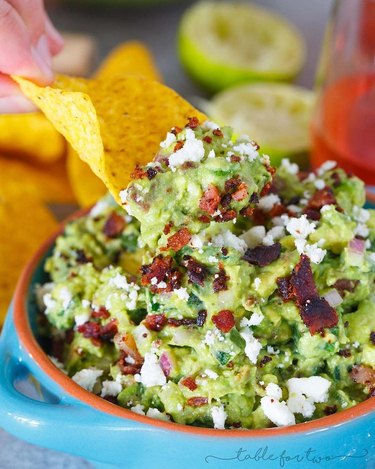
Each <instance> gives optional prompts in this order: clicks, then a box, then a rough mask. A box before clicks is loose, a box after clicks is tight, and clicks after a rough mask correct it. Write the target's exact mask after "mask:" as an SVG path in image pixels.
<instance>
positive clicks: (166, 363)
mask: <svg viewBox="0 0 375 469" xmlns="http://www.w3.org/2000/svg"><path fill="white" fill-rule="evenodd" d="M159 363H160V366H161V369H162V370H163V373H164V374H165V376H166V377H168V376H169V375H170V373H171V371H172V359H171V358H170V356H169V355H168V353H167V352H163V353H162V354H161V356H160V361H159Z"/></svg>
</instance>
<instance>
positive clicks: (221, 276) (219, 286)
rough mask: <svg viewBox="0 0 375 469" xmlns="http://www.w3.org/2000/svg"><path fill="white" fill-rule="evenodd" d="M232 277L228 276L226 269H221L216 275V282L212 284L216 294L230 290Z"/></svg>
mask: <svg viewBox="0 0 375 469" xmlns="http://www.w3.org/2000/svg"><path fill="white" fill-rule="evenodd" d="M229 279H230V277H229V276H228V275H227V274H226V272H225V269H223V268H220V270H219V272H218V273H216V274H215V276H214V281H213V283H212V287H213V289H214V292H215V293H217V292H219V291H223V290H228V284H227V282H228V280H229Z"/></svg>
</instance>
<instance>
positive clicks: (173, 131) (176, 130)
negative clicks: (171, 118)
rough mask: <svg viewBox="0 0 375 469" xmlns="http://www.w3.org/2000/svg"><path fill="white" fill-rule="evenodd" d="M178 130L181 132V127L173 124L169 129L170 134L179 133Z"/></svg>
mask: <svg viewBox="0 0 375 469" xmlns="http://www.w3.org/2000/svg"><path fill="white" fill-rule="evenodd" d="M180 132H182V129H181V127H177V125H175V126H174V127H173V128H172V129H171V134H173V135H177V134H179V133H180Z"/></svg>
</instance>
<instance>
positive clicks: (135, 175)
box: [130, 164, 147, 179]
mask: <svg viewBox="0 0 375 469" xmlns="http://www.w3.org/2000/svg"><path fill="white" fill-rule="evenodd" d="M130 177H131V179H144V178H145V177H147V173H146V171H144V170H143V169H142V168H141V167H140V166H139V164H137V165H136V167H135V169H134V171H133V172H132V173H131V175H130Z"/></svg>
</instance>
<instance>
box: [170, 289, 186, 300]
mask: <svg viewBox="0 0 375 469" xmlns="http://www.w3.org/2000/svg"><path fill="white" fill-rule="evenodd" d="M173 292H174V293H175V294H176V295H177V296H178V297H179V298H180V300H188V299H189V293H188V292H187V290H186V288H183V287H181V288H178V289H177V290H174V291H173Z"/></svg>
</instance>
